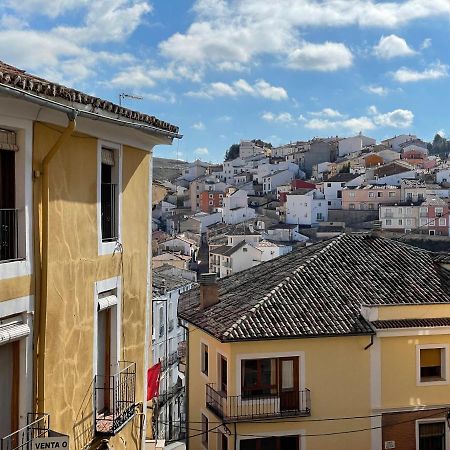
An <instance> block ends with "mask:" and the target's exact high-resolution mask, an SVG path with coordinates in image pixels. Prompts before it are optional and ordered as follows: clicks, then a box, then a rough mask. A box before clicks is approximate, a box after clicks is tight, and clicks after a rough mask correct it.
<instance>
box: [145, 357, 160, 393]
mask: <svg viewBox="0 0 450 450" xmlns="http://www.w3.org/2000/svg"><path fill="white" fill-rule="evenodd" d="M160 375H161V363H156V364H155V365H154V366H153V367H150V369H148V371H147V400H151V399H152V398H153V397H157V396H158V393H159V378H160Z"/></svg>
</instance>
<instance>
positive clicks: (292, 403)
mask: <svg viewBox="0 0 450 450" xmlns="http://www.w3.org/2000/svg"><path fill="white" fill-rule="evenodd" d="M278 367H279V377H278V380H279V386H278V390H279V393H280V410H281V411H292V410H298V409H299V407H300V405H299V381H298V356H292V357H289V358H280V359H279V366H278Z"/></svg>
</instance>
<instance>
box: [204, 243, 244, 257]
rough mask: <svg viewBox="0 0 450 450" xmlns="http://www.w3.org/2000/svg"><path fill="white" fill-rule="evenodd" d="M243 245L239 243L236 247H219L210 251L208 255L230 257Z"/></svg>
mask: <svg viewBox="0 0 450 450" xmlns="http://www.w3.org/2000/svg"><path fill="white" fill-rule="evenodd" d="M244 245H245V241H241V242H239V243H238V244H236V245H221V246H220V247H215V248H212V249H211V250H210V253H214V254H216V255H222V256H231V255H232V254H233V253H235V252H236V251H238V250H239V249H240V248H241V247H243V246H244Z"/></svg>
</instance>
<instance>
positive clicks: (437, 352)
mask: <svg viewBox="0 0 450 450" xmlns="http://www.w3.org/2000/svg"><path fill="white" fill-rule="evenodd" d="M417 351H418V360H419V361H418V382H420V383H430V382H446V378H447V373H446V372H447V371H446V360H447V351H448V350H447V346H444V345H443V346H434V345H423V346H418V347H417Z"/></svg>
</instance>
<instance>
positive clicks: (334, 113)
mask: <svg viewBox="0 0 450 450" xmlns="http://www.w3.org/2000/svg"><path fill="white" fill-rule="evenodd" d="M309 114H310V115H311V116H316V117H342V114H341V113H340V112H339V111H338V110H336V109H333V108H323V109H322V110H321V111H315V112H310V113H309Z"/></svg>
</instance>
